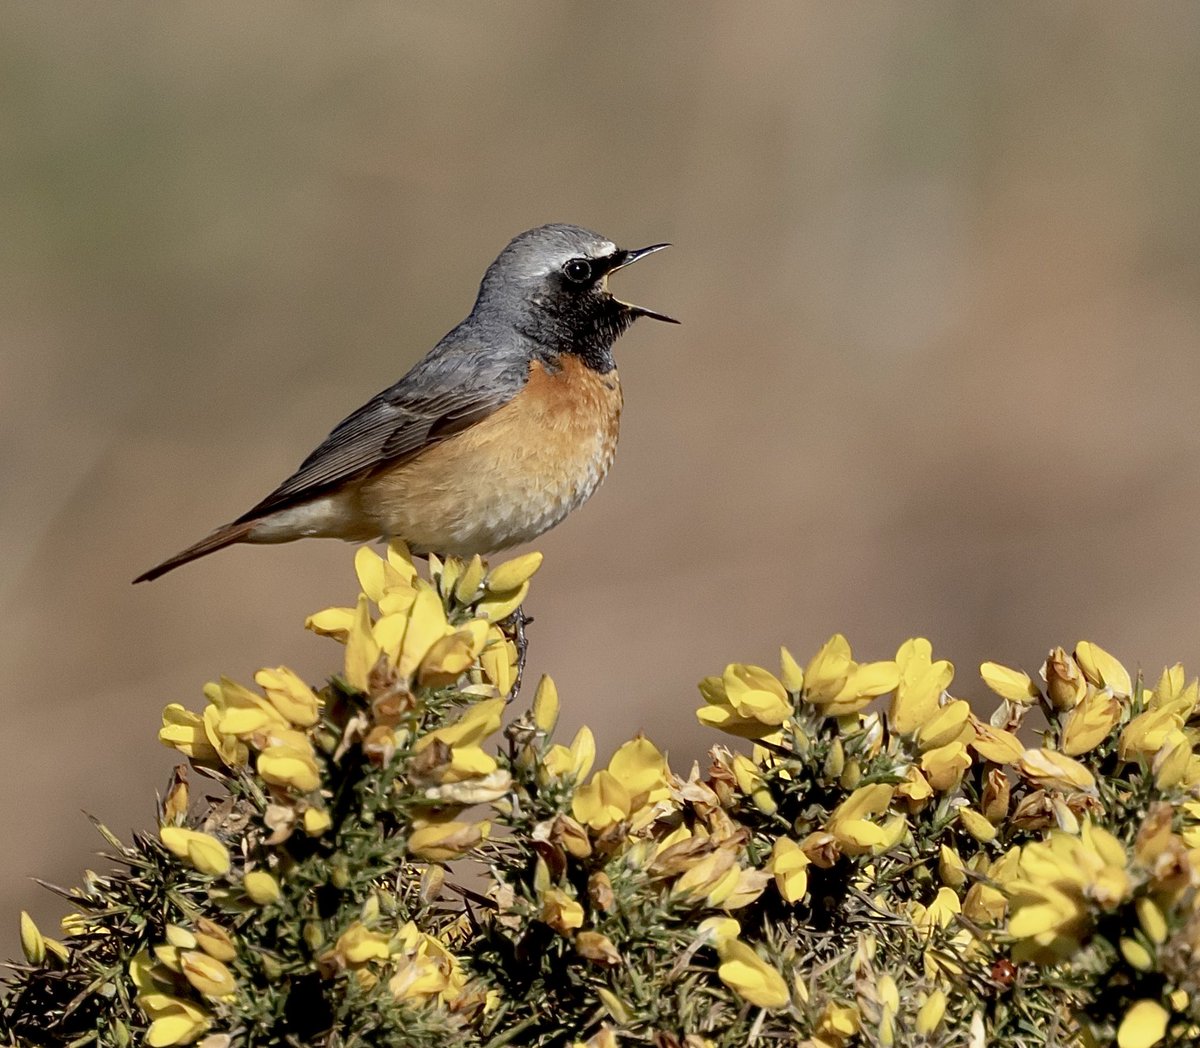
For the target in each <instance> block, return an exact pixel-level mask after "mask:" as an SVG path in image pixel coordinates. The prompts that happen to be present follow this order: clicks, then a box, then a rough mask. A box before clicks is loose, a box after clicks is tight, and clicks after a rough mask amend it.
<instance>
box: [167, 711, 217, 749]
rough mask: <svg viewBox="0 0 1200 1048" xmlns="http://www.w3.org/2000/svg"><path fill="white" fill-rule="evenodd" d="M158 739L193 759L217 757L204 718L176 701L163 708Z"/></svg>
mask: <svg viewBox="0 0 1200 1048" xmlns="http://www.w3.org/2000/svg"><path fill="white" fill-rule="evenodd" d="M158 740H159V742H161V743H162V744H163V745H164V746H171V747H173V748H174V749H177V750H178V751H179V752H180V753H182V754H183V755H184V756H185V757H191V758H192V760H197V761H211V760H216V758H217V750H216V747H214V746H213V745H212V743H210V742H209V741H208V734H207V732H206V731H205V730H204V719H203V718H202V717H201V716H200V715H199V714H196V713H192V712H191V710H187V709H184V708H183V707H182V706H180V705H179V704H178V703H175V702H173V703H171V704H170V705H169V706H167V707H166V708H165V709H164V710H163V713H162V728H161V729H160V731H159V733H158Z"/></svg>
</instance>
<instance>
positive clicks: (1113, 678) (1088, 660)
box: [1075, 640, 1133, 699]
mask: <svg viewBox="0 0 1200 1048" xmlns="http://www.w3.org/2000/svg"><path fill="white" fill-rule="evenodd" d="M1075 661H1076V662H1078V663H1079V668H1080V669H1081V670H1083V675H1084V676H1085V677H1087V679H1088V680H1089V681H1091V682H1092V683H1093V684H1094V685H1096V687H1097V688H1109V689H1110V690H1111V691H1112V693H1113V694H1114V695H1115V696H1117V698H1120V699H1127V698H1129V696H1130V695H1132V694H1133V682H1132V681H1131V680H1130V679H1129V671H1128V670H1127V669H1126V668H1125V667H1124V666H1122V665H1121V664H1120V663H1119V662H1118V661H1117V660H1116V659H1115V658H1113V656H1112V655H1110V654H1109V653H1108V652H1107V651H1105V650H1104V649H1103V648H1102V647H1100V645H1098V644H1092V643H1091V642H1090V641H1086V640H1081V641H1080V642H1079V643H1078V644H1076V645H1075Z"/></svg>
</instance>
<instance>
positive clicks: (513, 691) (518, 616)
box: [504, 606, 533, 702]
mask: <svg viewBox="0 0 1200 1048" xmlns="http://www.w3.org/2000/svg"><path fill="white" fill-rule="evenodd" d="M509 621H510V623H511V624H512V640H513V643H514V644H515V645H516V646H517V669H516V672H515V673H514V674H513V682H512V687H510V688H509V689H508V694H507V695H505V696H504V701H505V702H512V700H513V699H515V698H516V697H517V694H518V693H519V692H520V690H521V681H522V679H523V678H524V676H525V659H526V657H527V656H528V654H529V639H528V638H527V637H526V636H525V627H526V626H528V625H529V624H530V623H531V622H532V621H533V619H532V618H530V617H529V616H528V615H526V614H525V609H524V607H522V606H518V607H517V610H516V611H514V612H513V613H512V615H511V616H509Z"/></svg>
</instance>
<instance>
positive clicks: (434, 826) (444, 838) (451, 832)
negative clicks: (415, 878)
mask: <svg viewBox="0 0 1200 1048" xmlns="http://www.w3.org/2000/svg"><path fill="white" fill-rule="evenodd" d="M488 829H489V825H488V823H487V822H480V823H469V822H453V821H451V822H426V821H424V820H414V822H413V829H412V832H411V833H410V834H409V836H408V854H409V855H412V856H414V857H416V858H418V859H426V860H428V861H429V862H448V861H449V860H450V859H457V858H459V857H460V856H462V855H465V854H466V853H467V852H469V851H470V850H471V849H472V848H474V847H475V846H476V845H477V844H478V843H479V842H480V841H482V840H483V839H484V838H486V837H487V834H488Z"/></svg>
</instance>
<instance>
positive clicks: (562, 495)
mask: <svg viewBox="0 0 1200 1048" xmlns="http://www.w3.org/2000/svg"><path fill="white" fill-rule="evenodd" d="M561 362H562V366H561V368H560V369H559V370H558V371H555V372H552V371H548V370H547V369H546V368H544V367H543V366H542V364H541V363H540V362H537V361H535V362H534V363H533V365H532V366H531V368H530V372H529V381H528V383H527V384H526V386H525V388H524V389H523V390H522V391H521V392H520V393H518V394H517V396H515V397H514V398H513V399H512V400H511V401H510V402H509V403H508V404H506V405H505V406H504V407H502V408H500V409H499V410H498V411H496V412H494V413H493V414H491V415H489V416H488V417H487V418H485V419H483V420H482V421H480V422H477V423H476V424H475V425H473V426H471V427H470V428H469V429H466V430H464V431H463V432H462V433H459V434H456V435H455V436H453V437H450V438H449V439H447V440H444V441H442V442H440V443H438V444H435V445H433V446H432V447H430V448H428V449H427V450H425V451H423V452H421V453H420V454H419V455H417V456H416V457H415V458H413V459H411V460H409V461H408V462H405V463H402V464H401V465H400V466H398V467H396V468H395V469H393V470H390V471H389V472H387V473H383V474H379V475H377V476H375V477H372V478H370V479H369V480H367V481H366V482H365V483H364V484H363V485H362V487H361V488H360V490H359V499H360V506H361V512H362V515H363V516H364V517H368V518H370V519H371V520H372V521H373V522H374V523H375V524H377V525H378V527H379V531H380V533H381V534H383V535H385V536H389V537H395V538H402V539H404V540H405V541H406V542H407V543H409V545H410V546H411V547H412V548H413V549H414V550H416V551H418V552H433V553H448V554H456V555H470V554H473V553H483V552H488V551H491V550H497V549H503V548H505V547H506V546H513V545H516V544H517V543H520V542H528V541H529V540H531V539H533V538H536V537H537V536H538V535H540V534H541V533H542V532H543V531H546V530H547V529H549V528H552V527H553V526H554V525H555V524H557V523H558V522H559V521H561V520H562V519H563V517H565V516H566V515H567V514H568V513H570V512H571V510H573V509H575V507H576V506H579V505H580V504H581V503H583V502H584V501H585V500H586V499H587V498H588V497H589V496H590V495H591V494H592V492H593V491H595V490H596V488H597V487H598V486H599V484H600V482H601V481H602V480H603V479H604V477H605V474H607V472H608V468H609V466H610V465H612V460H613V456H614V454H615V453H616V449H617V432H618V427H619V424H620V418H621V403H622V398H621V384H620V381H619V380H618V378H617V373H616V371H611V372H609V373H608V374H607V375H598V374H596V372H594V371H592V370H591V369H590V368H588V367H587V366H586V365H585V364H583V362H582V361H580V360H579V359H578V358H577V357H574V356H571V355H569V354H564V356H563V357H562V358H561Z"/></svg>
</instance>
